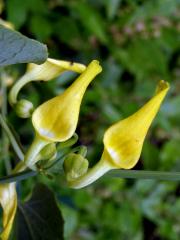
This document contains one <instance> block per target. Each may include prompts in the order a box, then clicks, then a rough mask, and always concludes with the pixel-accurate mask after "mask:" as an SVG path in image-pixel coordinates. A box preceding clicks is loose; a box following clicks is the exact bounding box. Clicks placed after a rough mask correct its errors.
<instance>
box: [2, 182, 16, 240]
mask: <svg viewBox="0 0 180 240" xmlns="http://www.w3.org/2000/svg"><path fill="white" fill-rule="evenodd" d="M0 204H1V206H2V209H3V231H2V232H1V234H0V238H1V239H2V240H8V239H9V235H10V232H11V229H12V226H13V221H14V217H15V214H16V209H17V195H16V185H15V183H8V184H1V185H0Z"/></svg>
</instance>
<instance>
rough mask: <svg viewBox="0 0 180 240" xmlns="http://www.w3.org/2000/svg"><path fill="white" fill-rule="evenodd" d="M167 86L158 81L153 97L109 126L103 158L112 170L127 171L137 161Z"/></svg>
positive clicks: (165, 83) (105, 137)
mask: <svg viewBox="0 0 180 240" xmlns="http://www.w3.org/2000/svg"><path fill="white" fill-rule="evenodd" d="M168 89H169V85H168V83H167V82H164V81H160V82H159V85H158V87H157V90H156V94H155V96H154V97H153V98H152V99H151V100H150V101H149V102H147V103H146V104H145V105H144V106H143V107H142V108H141V109H139V110H138V111H137V112H136V113H134V114H133V115H131V116H130V117H128V118H126V119H124V120H122V121H120V122H118V123H116V124H114V125H113V126H111V127H110V128H109V129H108V130H107V131H106V133H105V135H104V140H103V141H104V146H105V150H104V158H107V159H108V161H110V162H111V164H112V165H114V168H125V169H129V168H132V167H134V165H135V164H136V163H137V161H138V160H139V157H140V154H141V150H142V146H143V142H144V139H145V136H146V134H147V131H148V129H149V127H150V125H151V123H152V121H153V119H154V117H155V116H156V114H157V112H158V110H159V107H160V105H161V102H162V101H163V99H164V97H165V95H166V93H167V91H168Z"/></svg>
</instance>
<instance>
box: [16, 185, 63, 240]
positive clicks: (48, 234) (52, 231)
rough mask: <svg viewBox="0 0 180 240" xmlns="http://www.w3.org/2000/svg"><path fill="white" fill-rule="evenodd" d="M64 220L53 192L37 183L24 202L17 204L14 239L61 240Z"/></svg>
mask: <svg viewBox="0 0 180 240" xmlns="http://www.w3.org/2000/svg"><path fill="white" fill-rule="evenodd" d="M63 227H64V221H63V218H62V215H61V212H60V209H59V208H58V206H57V203H56V200H55V197H54V194H53V192H52V191H51V190H50V189H49V188H47V187H46V186H45V185H44V184H37V185H36V187H35V188H34V190H33V193H32V196H31V198H30V199H29V201H27V202H26V203H23V204H18V211H17V215H16V234H15V235H16V239H18V240H24V239H26V240H52V239H53V240H63Z"/></svg>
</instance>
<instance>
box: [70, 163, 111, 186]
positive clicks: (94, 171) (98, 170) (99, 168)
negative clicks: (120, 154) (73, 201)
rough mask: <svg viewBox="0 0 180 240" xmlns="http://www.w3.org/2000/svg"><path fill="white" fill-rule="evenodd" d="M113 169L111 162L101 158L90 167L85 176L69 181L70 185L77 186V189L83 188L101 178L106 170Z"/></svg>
mask: <svg viewBox="0 0 180 240" xmlns="http://www.w3.org/2000/svg"><path fill="white" fill-rule="evenodd" d="M111 169H112V166H111V165H110V164H109V162H107V161H104V160H103V159H101V160H100V161H99V162H98V163H97V164H96V165H95V166H94V167H93V168H91V169H89V170H88V172H87V173H86V174H84V175H83V176H81V177H79V178H77V179H74V180H72V181H69V182H68V185H69V186H70V187H71V188H75V189H78V188H83V187H85V186H88V185H89V184H91V183H93V182H95V181H96V180H97V179H98V178H100V177H101V176H102V175H104V174H105V173H106V172H108V171H109V170H111Z"/></svg>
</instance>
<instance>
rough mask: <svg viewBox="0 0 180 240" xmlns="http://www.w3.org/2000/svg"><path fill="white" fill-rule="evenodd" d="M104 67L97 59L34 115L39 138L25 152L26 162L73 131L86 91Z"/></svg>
mask: <svg viewBox="0 0 180 240" xmlns="http://www.w3.org/2000/svg"><path fill="white" fill-rule="evenodd" d="M101 70H102V68H101V66H100V65H99V62H98V61H96V60H94V61H92V62H91V63H90V64H89V65H88V66H87V68H86V70H85V71H84V72H83V73H82V74H81V75H80V76H79V77H78V78H77V79H76V81H74V82H73V84H72V85H71V86H70V87H69V88H67V89H66V90H65V92H64V93H63V94H61V95H59V96H57V97H54V98H52V99H50V100H49V101H47V102H45V103H43V104H42V105H40V106H39V107H38V108H37V109H36V110H35V111H34V113H33V115H32V123H33V126H34V128H35V131H36V138H35V140H34V142H33V144H32V146H31V148H30V150H29V151H28V153H27V154H26V157H25V162H26V164H27V163H28V162H29V163H31V164H28V165H32V162H33V161H34V159H35V156H36V155H37V153H38V152H39V151H40V150H41V149H42V148H43V147H44V146H45V145H47V144H48V143H50V142H63V141H66V140H67V139H69V138H71V137H72V135H73V134H74V132H75V130H76V126H77V122H78V117H79V110H80V105H81V101H82V98H83V95H84V93H85V91H86V88H87V87H88V85H89V84H90V82H91V81H92V80H93V79H94V78H95V76H96V75H97V74H98V73H100V72H101Z"/></svg>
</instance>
